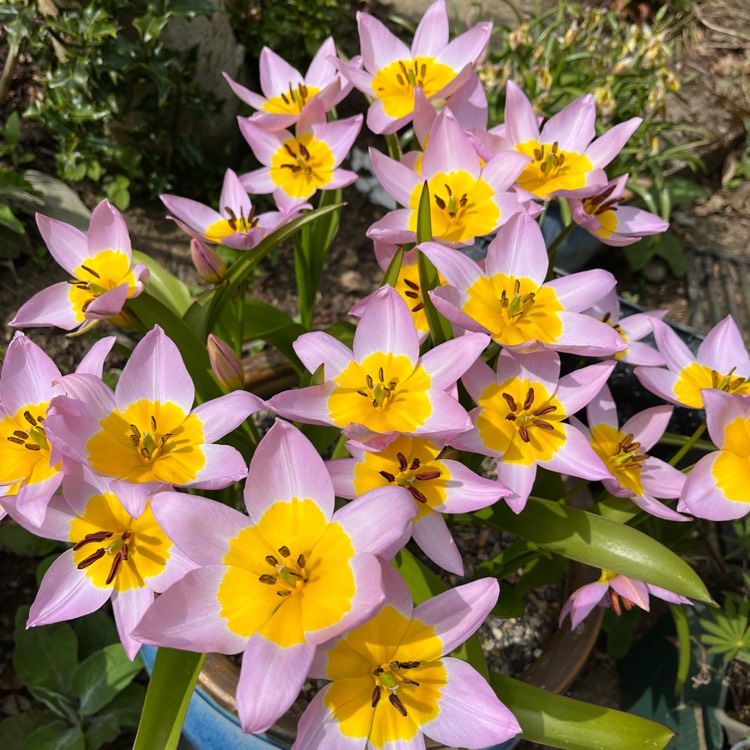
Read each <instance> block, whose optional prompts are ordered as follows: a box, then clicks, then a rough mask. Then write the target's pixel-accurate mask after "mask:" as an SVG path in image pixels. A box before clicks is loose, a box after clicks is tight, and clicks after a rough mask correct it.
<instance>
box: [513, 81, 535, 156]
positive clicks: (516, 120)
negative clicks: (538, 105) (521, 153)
mask: <svg viewBox="0 0 750 750" xmlns="http://www.w3.org/2000/svg"><path fill="white" fill-rule="evenodd" d="M505 130H506V137H507V138H508V140H509V141H510V142H511V143H512V144H516V143H526V141H538V140H539V124H538V122H537V117H536V114H534V109H533V107H532V106H531V103H530V102H529V100H528V99H527V98H526V95H525V94H524V93H523V91H522V90H521V89H520V88H519V87H518V86H517V85H516V84H515V83H514V82H513V81H510V80H509V81H508V82H507V83H506V84H505Z"/></svg>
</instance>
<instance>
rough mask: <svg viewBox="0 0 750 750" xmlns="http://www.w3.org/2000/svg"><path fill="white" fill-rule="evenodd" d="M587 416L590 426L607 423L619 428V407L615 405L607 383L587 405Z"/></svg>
mask: <svg viewBox="0 0 750 750" xmlns="http://www.w3.org/2000/svg"><path fill="white" fill-rule="evenodd" d="M579 408H580V407H579ZM576 411H577V410H576ZM573 413H575V412H573ZM586 417H587V419H588V422H589V427H595V426H596V425H600V424H606V425H609V426H610V427H614V428H615V429H617V428H618V422H617V407H616V406H615V402H614V399H613V398H612V393H611V392H610V390H609V388H608V387H607V384H606V383H605V384H604V385H603V386H602V387H601V389H600V390H599V393H597V395H596V396H595V397H594V398H593V399H591V400H590V401H589V403H588V405H587V406H586Z"/></svg>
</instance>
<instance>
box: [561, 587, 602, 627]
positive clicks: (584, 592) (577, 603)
mask: <svg viewBox="0 0 750 750" xmlns="http://www.w3.org/2000/svg"><path fill="white" fill-rule="evenodd" d="M608 590H609V586H608V585H607V584H606V583H598V582H596V583H588V584H586V585H585V586H581V588H579V589H576V590H575V591H574V592H573V593H572V594H571V595H570V598H569V599H568V601H566V602H565V604H564V605H563V608H562V611H561V612H560V625H562V622H563V620H564V619H565V617H566V616H567V615H568V614H569V613H570V628H571V630H575V629H576V628H577V627H578V625H579V624H580V623H581V622H583V620H585V619H586V617H588V616H589V615H590V614H591V612H592V611H593V609H594V607H596V606H597V604H599V602H601V601H602V600H603V599H604V597H605V596H606V595H607V591H608Z"/></svg>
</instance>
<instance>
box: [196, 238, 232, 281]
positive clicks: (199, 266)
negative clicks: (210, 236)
mask: <svg viewBox="0 0 750 750" xmlns="http://www.w3.org/2000/svg"><path fill="white" fill-rule="evenodd" d="M190 255H191V256H192V258H193V264H194V265H195V268H196V270H197V271H198V273H199V274H200V276H201V278H202V279H205V280H206V281H208V282H209V283H211V284H218V283H219V282H220V281H221V280H222V279H223V278H224V274H225V273H226V272H227V266H226V264H225V263H224V261H223V260H222V259H221V258H220V257H219V255H218V254H217V253H216V252H215V251H214V250H211V248H210V247H207V246H206V245H204V244H203V243H202V242H201V241H200V240H196V239H193V240H190Z"/></svg>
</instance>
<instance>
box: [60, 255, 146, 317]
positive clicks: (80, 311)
mask: <svg viewBox="0 0 750 750" xmlns="http://www.w3.org/2000/svg"><path fill="white" fill-rule="evenodd" d="M73 274H74V275H75V279H72V280H71V281H69V282H68V284H70V292H69V299H70V303H71V305H72V306H73V309H74V310H75V315H76V320H77V321H81V320H83V319H84V317H85V315H84V313H85V312H86V310H87V309H88V306H89V305H90V304H91V303H92V302H93V301H94V300H95V299H96V298H97V297H98V296H99V295H101V294H104V292H107V291H109V290H110V289H115V288H116V287H118V286H121V285H122V284H125V283H127V285H128V297H132V296H133V293H134V292H135V287H136V281H135V275H134V274H133V272H132V271H131V270H130V261H129V260H128V256H127V255H125V253H121V252H120V251H119V250H102V251H101V252H99V253H97V254H96V255H95V256H94V257H93V258H86V262H85V263H81V265H80V266H78V268H76V269H75V271H74V272H73Z"/></svg>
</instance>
